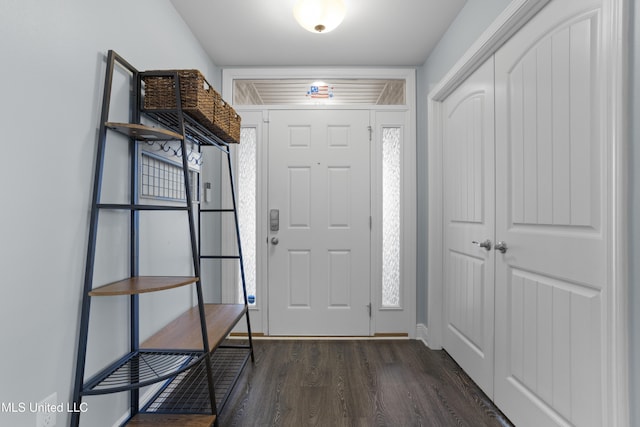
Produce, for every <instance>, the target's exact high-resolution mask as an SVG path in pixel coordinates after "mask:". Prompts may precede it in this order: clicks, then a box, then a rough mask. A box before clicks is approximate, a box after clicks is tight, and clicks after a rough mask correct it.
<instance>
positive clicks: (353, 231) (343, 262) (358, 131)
mask: <svg viewBox="0 0 640 427" xmlns="http://www.w3.org/2000/svg"><path fill="white" fill-rule="evenodd" d="M368 125H369V111H351V110H348V111H339V110H338V111H336V110H296V111H284V110H279V111H271V112H270V117H269V205H270V209H278V210H279V220H280V227H279V230H278V231H271V232H270V235H269V239H270V242H271V243H270V248H269V333H270V335H369V333H370V329H369V308H368V304H369V302H370V297H369V293H370V256H371V254H370V240H371V237H370V229H369V216H370V214H371V213H370V212H371V206H370V205H371V203H370V198H371V196H370V173H369V165H370V158H369V133H368ZM273 238H277V239H278V240H277V244H274V243H273V242H274V241H273Z"/></svg>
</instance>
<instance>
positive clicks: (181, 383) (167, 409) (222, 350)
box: [143, 346, 250, 414]
mask: <svg viewBox="0 0 640 427" xmlns="http://www.w3.org/2000/svg"><path fill="white" fill-rule="evenodd" d="M249 356H250V349H249V348H248V347H231V346H229V347H218V348H217V349H216V351H215V352H214V353H212V355H211V368H212V371H213V382H214V384H215V392H216V406H217V407H218V411H220V410H221V409H222V408H223V406H224V404H225V403H226V401H227V398H228V397H229V394H230V393H231V390H232V389H233V386H234V384H235V383H236V381H237V379H238V377H239V374H240V372H241V371H242V368H243V367H244V365H245V364H246V363H247V360H248V359H249ZM205 368H206V367H205V365H204V362H201V363H200V364H199V365H198V366H197V367H194V368H193V369H191V370H189V371H187V372H183V373H182V374H180V375H178V376H177V377H176V378H175V379H173V380H171V381H169V382H168V383H167V384H166V386H165V387H164V388H163V389H162V390H161V391H160V392H158V394H157V395H156V396H155V398H154V399H152V400H151V402H150V403H149V404H147V405H146V407H145V408H144V409H143V412H153V413H178V414H180V413H203V414H210V413H211V401H210V400H209V389H208V385H207V376H206V372H205V370H206V369H205Z"/></svg>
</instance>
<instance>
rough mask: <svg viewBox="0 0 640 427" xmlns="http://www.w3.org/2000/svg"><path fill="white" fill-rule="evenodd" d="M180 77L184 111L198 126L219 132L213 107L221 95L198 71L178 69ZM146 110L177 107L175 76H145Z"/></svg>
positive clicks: (181, 99)
mask: <svg viewBox="0 0 640 427" xmlns="http://www.w3.org/2000/svg"><path fill="white" fill-rule="evenodd" d="M177 71H178V76H179V77H180V101H181V104H182V111H184V112H185V113H187V114H189V115H190V116H191V117H193V118H194V119H195V120H196V121H197V122H198V123H200V124H201V125H203V126H204V127H206V128H207V129H209V130H210V131H212V132H214V133H215V132H216V131H217V130H218V129H217V128H216V127H215V126H214V125H213V122H214V104H215V100H216V97H217V98H219V97H220V95H219V94H218V92H216V91H215V89H213V87H212V86H211V85H210V84H209V82H207V80H206V79H205V78H204V76H203V75H202V74H201V73H200V71H198V70H177ZM143 80H144V83H145V89H144V108H145V110H150V111H153V110H170V109H175V108H176V97H175V93H174V86H173V78H172V77H152V76H145V77H144V78H143Z"/></svg>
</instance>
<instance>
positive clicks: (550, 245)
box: [495, 0, 607, 426]
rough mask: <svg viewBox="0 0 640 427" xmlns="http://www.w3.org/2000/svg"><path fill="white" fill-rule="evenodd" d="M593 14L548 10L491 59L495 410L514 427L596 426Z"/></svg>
mask: <svg viewBox="0 0 640 427" xmlns="http://www.w3.org/2000/svg"><path fill="white" fill-rule="evenodd" d="M599 7H600V4H599V2H598V1H591V0H589V1H585V0H563V1H554V2H551V3H550V4H549V5H548V6H547V7H546V8H545V9H543V10H542V11H541V12H540V13H539V14H538V15H537V16H535V17H534V18H533V19H532V20H531V21H530V22H529V23H528V24H527V25H526V26H525V27H524V28H523V29H522V30H521V31H520V32H519V33H517V34H516V35H515V36H514V37H513V38H512V39H511V40H509V41H508V42H507V43H506V44H505V45H504V46H503V47H502V48H501V49H500V50H499V51H498V52H497V53H496V56H495V63H496V162H497V165H498V167H497V169H496V188H497V192H496V213H497V215H496V240H502V241H505V242H506V243H507V245H508V250H507V252H506V253H505V254H501V253H497V254H496V336H495V339H496V382H495V401H496V403H497V404H498V405H499V406H500V408H501V409H502V410H503V411H504V412H505V414H506V415H507V416H508V417H509V418H510V419H511V420H512V421H513V422H514V423H515V424H517V425H519V426H520V425H522V426H539V425H568V424H571V425H580V426H599V425H603V411H602V402H603V399H602V395H601V393H602V384H601V381H602V378H603V376H602V375H603V374H602V372H603V371H602V368H603V367H602V360H601V354H603V342H602V333H601V331H602V318H601V316H602V314H601V313H602V304H603V300H602V299H603V290H604V289H605V287H606V280H607V279H606V277H607V276H606V275H607V265H606V259H607V256H606V255H607V249H606V248H607V243H606V239H607V236H606V235H605V234H604V232H603V230H604V229H605V228H604V227H603V226H602V220H603V212H604V200H606V197H605V194H604V192H605V191H606V186H605V175H604V163H603V159H602V157H603V156H602V155H601V153H603V152H604V151H603V148H604V141H603V139H602V136H601V135H600V129H599V124H598V123H599V120H598V117H600V115H601V110H600V107H599V106H600V102H599V93H601V92H600V88H599V86H598V82H600V81H601V80H602V79H601V78H600V77H599V68H598V54H599V50H598V49H599V44H598V35H599V33H600V31H601V29H600V28H599V25H600V24H599V23H600V9H599Z"/></svg>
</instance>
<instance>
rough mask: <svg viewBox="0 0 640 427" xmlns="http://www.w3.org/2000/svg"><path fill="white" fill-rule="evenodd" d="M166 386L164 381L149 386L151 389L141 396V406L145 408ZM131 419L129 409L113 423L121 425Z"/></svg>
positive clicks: (118, 426)
mask: <svg viewBox="0 0 640 427" xmlns="http://www.w3.org/2000/svg"><path fill="white" fill-rule="evenodd" d="M163 386H164V381H162V382H159V383H156V384H153V385H151V386H149V390H147V392H146V393H145V394H143V395H142V397H141V398H140V407H141V408H144V406H145V405H146V404H147V403H149V402H150V401H151V399H152V398H153V397H154V396H155V395H156V393H157V392H158V391H160V389H161V388H162V387H163ZM128 419H129V411H127V412H125V413H124V414H123V415H122V416H121V417H120V418H119V419H118V420H117V421H116V422H115V423H113V426H112V427H120V426H121V425H122V424H124V423H125V422H126V421H127V420H128Z"/></svg>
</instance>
